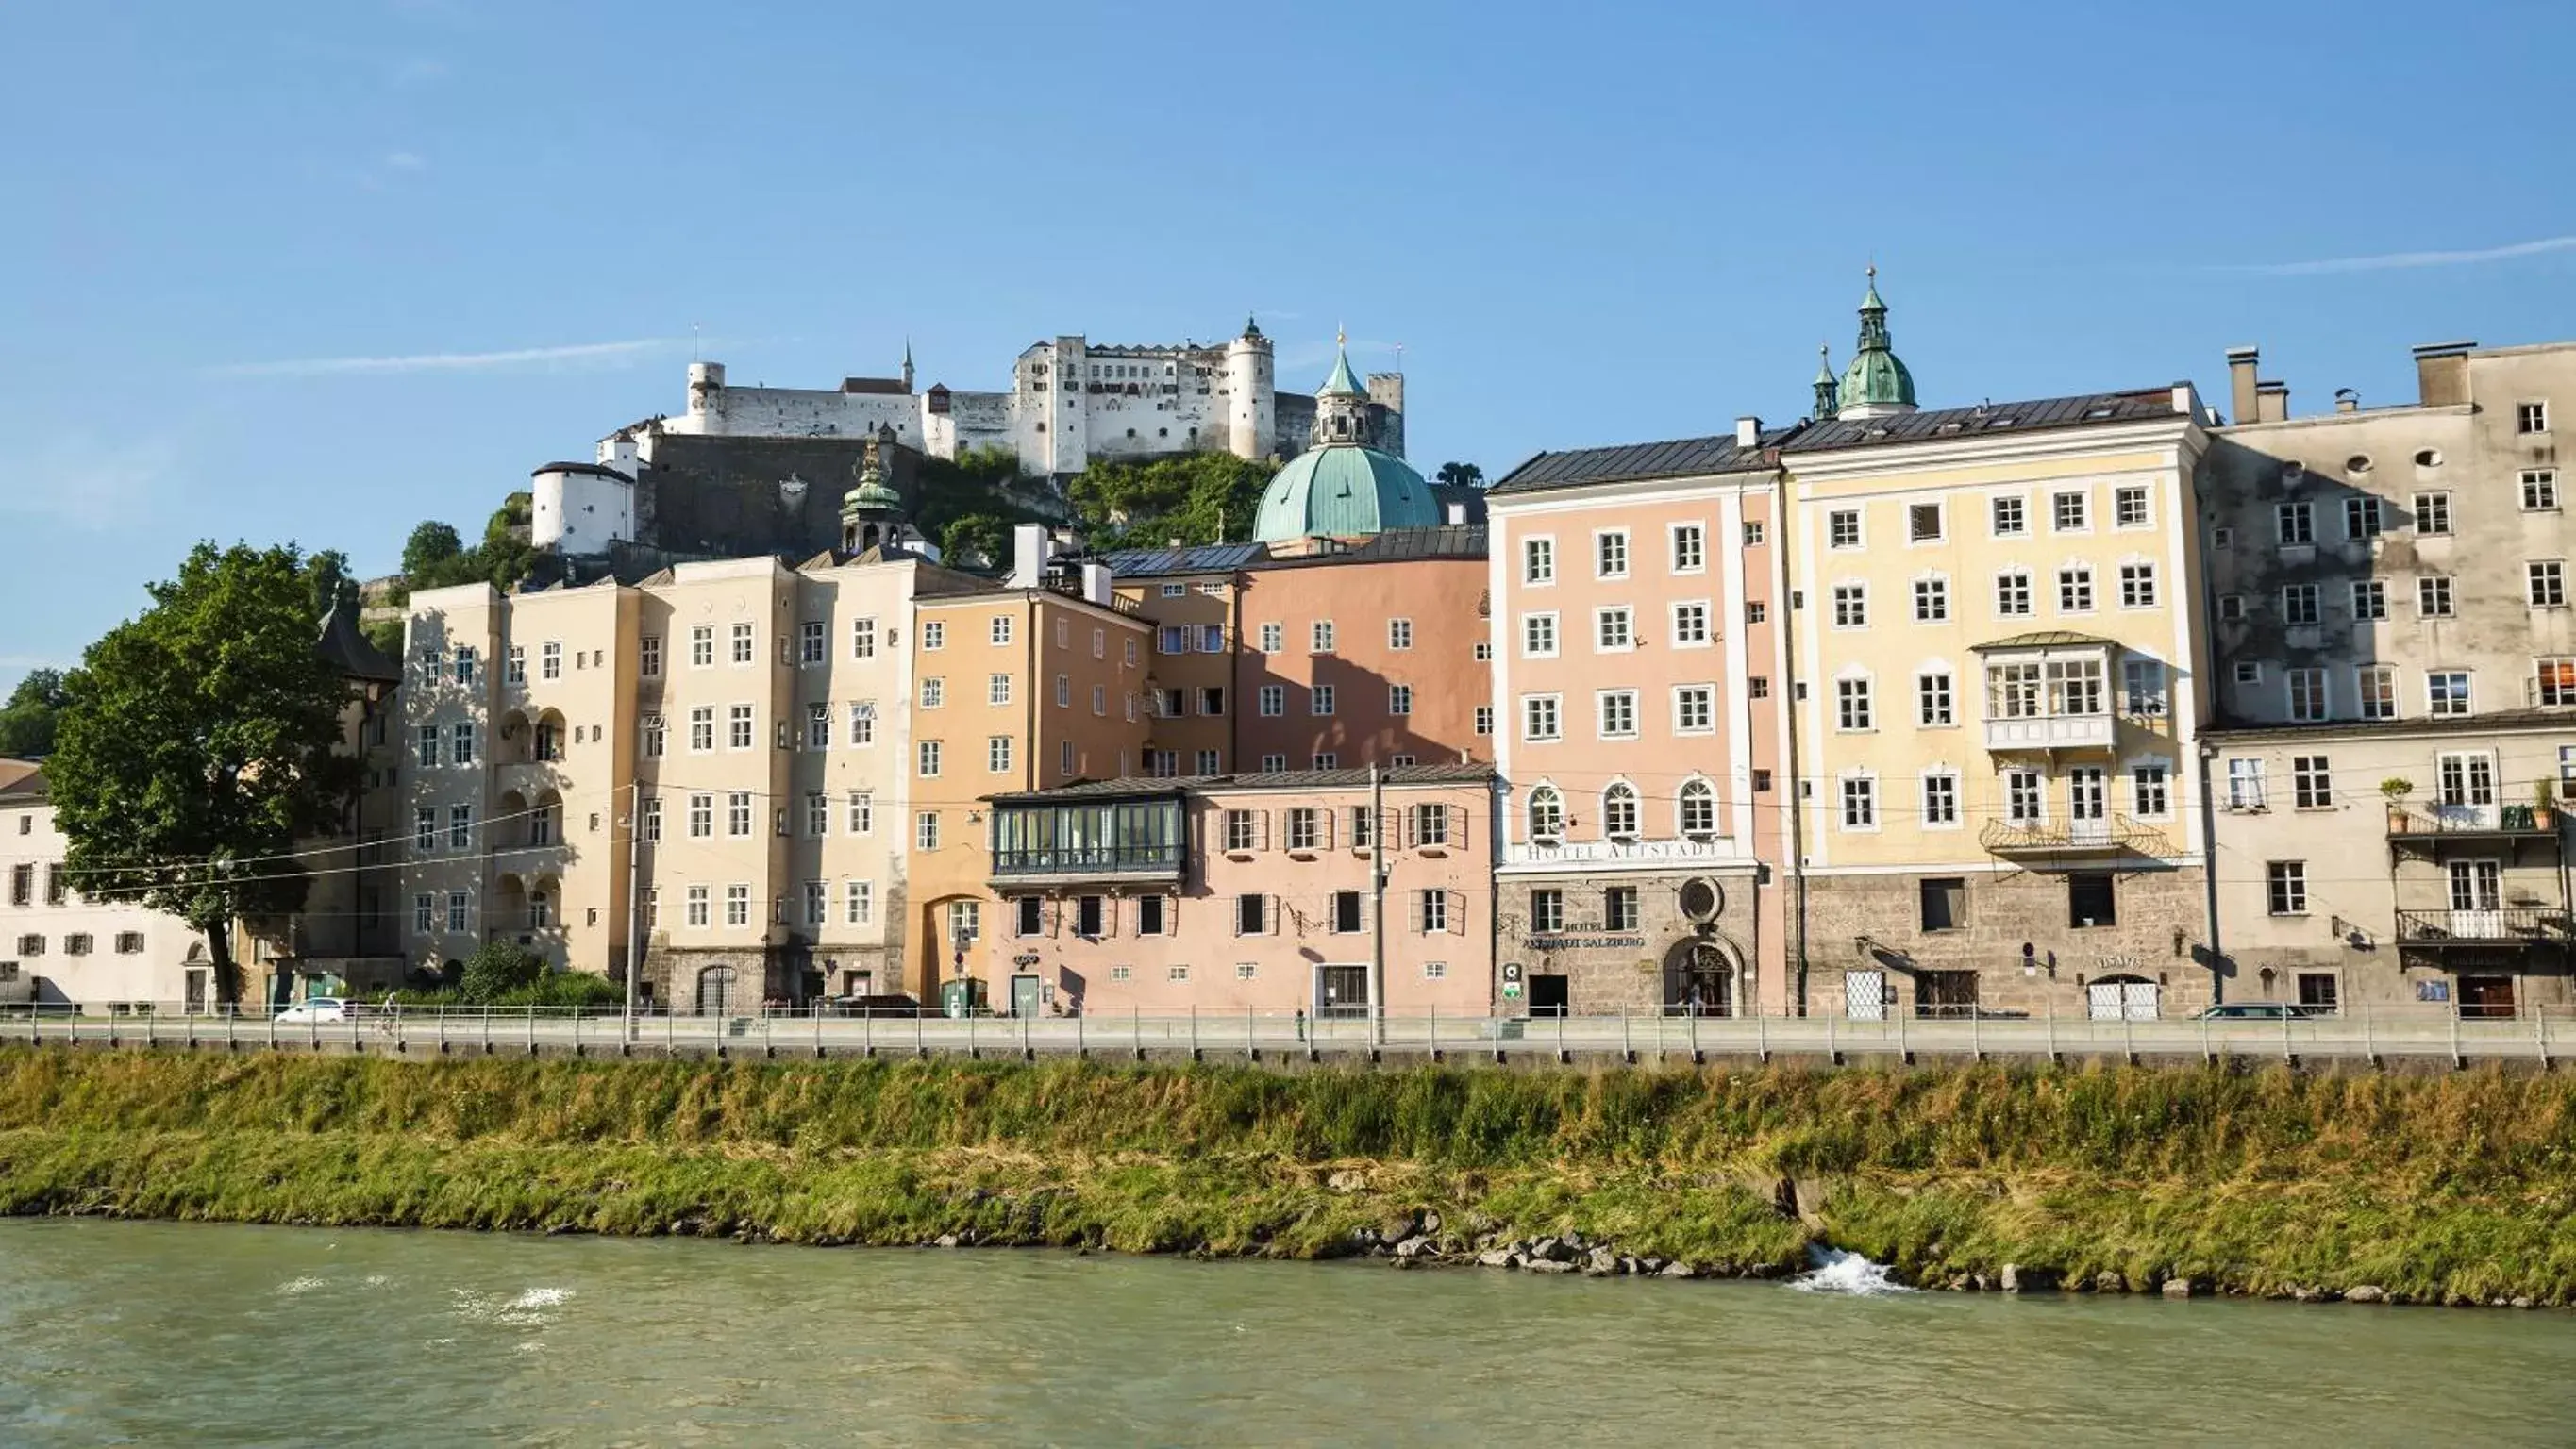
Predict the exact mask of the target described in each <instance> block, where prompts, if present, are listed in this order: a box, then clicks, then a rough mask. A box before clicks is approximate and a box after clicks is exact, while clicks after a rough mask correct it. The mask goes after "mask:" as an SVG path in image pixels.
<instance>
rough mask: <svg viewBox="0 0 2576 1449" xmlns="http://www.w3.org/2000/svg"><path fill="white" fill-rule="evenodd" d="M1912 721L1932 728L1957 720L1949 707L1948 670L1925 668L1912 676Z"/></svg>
mask: <svg viewBox="0 0 2576 1449" xmlns="http://www.w3.org/2000/svg"><path fill="white" fill-rule="evenodd" d="M1914 722H1915V723H1916V724H1919V725H1923V726H1925V727H1927V728H1934V729H1938V728H1941V727H1943V726H1946V725H1950V724H1954V723H1956V722H1957V721H1956V720H1955V719H1954V718H1953V714H1952V709H1951V699H1950V675H1949V671H1947V670H1941V669H1927V670H1925V671H1924V672H1922V673H1921V674H1918V675H1916V676H1914Z"/></svg>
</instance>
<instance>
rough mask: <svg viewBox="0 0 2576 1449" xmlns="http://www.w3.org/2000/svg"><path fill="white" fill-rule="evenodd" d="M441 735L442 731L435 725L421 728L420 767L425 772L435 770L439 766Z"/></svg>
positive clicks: (426, 725)
mask: <svg viewBox="0 0 2576 1449" xmlns="http://www.w3.org/2000/svg"><path fill="white" fill-rule="evenodd" d="M439 733H440V731H439V728H438V726H436V725H434V724H425V725H422V726H421V727H420V757H419V758H420V767H421V768H422V769H424V770H427V769H431V768H434V767H435V766H436V765H437V764H438V736H439Z"/></svg>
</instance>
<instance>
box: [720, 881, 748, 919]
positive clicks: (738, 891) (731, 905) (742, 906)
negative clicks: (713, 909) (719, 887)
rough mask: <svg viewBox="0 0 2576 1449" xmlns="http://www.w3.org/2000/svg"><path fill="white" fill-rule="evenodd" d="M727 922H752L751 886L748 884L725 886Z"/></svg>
mask: <svg viewBox="0 0 2576 1449" xmlns="http://www.w3.org/2000/svg"><path fill="white" fill-rule="evenodd" d="M725 924H726V925H728V926H748V925H750V924H751V887H749V886H747V885H729V886H726V887H725Z"/></svg>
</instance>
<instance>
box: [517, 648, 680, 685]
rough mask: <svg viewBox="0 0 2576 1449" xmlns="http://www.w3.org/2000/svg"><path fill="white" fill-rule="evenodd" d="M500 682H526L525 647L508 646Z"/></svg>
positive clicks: (526, 660)
mask: <svg viewBox="0 0 2576 1449" xmlns="http://www.w3.org/2000/svg"><path fill="white" fill-rule="evenodd" d="M653 642H654V644H655V646H656V647H657V648H658V647H659V646H660V644H661V641H660V640H658V639H657V640H654V641H653ZM660 672H661V671H660V670H658V669H657V670H655V671H654V673H657V674H658V673H660ZM501 682H502V683H504V684H525V683H527V682H528V651H527V648H526V646H524V645H519V644H513V645H511V646H510V649H509V652H508V653H507V654H505V655H503V656H502V664H501Z"/></svg>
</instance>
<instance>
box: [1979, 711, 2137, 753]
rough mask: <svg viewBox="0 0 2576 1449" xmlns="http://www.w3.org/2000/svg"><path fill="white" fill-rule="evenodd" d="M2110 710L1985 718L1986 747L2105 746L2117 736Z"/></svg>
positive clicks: (1998, 749) (2008, 749)
mask: <svg viewBox="0 0 2576 1449" xmlns="http://www.w3.org/2000/svg"><path fill="white" fill-rule="evenodd" d="M2117 723H2118V721H2117V720H2116V719H2115V718H2114V717H2113V716H2112V715H2110V714H2107V713H2105V714H2043V715H2027V716H2022V717H2019V718H2011V719H1988V720H1987V721H1986V748H1987V749H1988V750H1990V751H1992V752H1995V753H1997V754H2009V753H2012V752H2014V751H2020V750H2107V749H2109V748H2111V745H2112V741H2113V740H2114V739H2116V738H2117V737H2118V730H2117V728H2116V726H2117Z"/></svg>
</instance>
